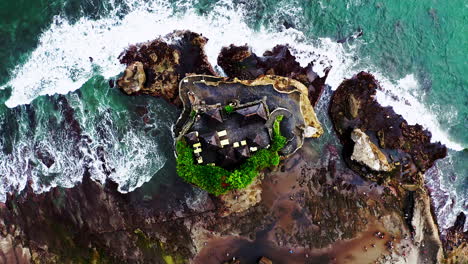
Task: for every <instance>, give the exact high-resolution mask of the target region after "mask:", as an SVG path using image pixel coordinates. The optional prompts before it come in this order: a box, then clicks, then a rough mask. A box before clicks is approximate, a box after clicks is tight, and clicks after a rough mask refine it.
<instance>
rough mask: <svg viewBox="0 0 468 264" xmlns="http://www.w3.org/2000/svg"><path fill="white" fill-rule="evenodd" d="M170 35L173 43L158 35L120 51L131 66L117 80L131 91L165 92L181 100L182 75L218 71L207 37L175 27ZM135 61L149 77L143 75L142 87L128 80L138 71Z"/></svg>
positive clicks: (127, 90)
mask: <svg viewBox="0 0 468 264" xmlns="http://www.w3.org/2000/svg"><path fill="white" fill-rule="evenodd" d="M166 38H167V39H169V40H170V43H167V42H165V41H163V40H162V39H157V40H153V41H151V42H147V43H142V44H138V45H132V46H130V47H129V48H128V49H127V50H125V51H124V52H123V53H122V54H121V55H120V57H119V58H120V62H121V63H123V64H125V65H127V67H130V68H127V70H126V72H125V74H124V76H122V77H120V78H119V80H118V81H117V84H118V85H119V87H120V88H122V89H123V90H124V91H125V92H126V93H127V94H149V95H153V96H161V97H163V98H164V99H166V100H168V101H169V102H171V103H175V104H180V101H179V100H178V87H179V81H180V80H181V79H182V78H184V77H185V76H186V75H187V74H208V75H216V72H215V71H214V70H213V68H212V66H211V65H210V63H209V62H208V59H207V57H206V54H205V52H204V50H203V48H204V46H205V44H206V42H207V41H208V39H207V38H205V37H203V36H201V35H199V34H197V33H193V32H190V31H175V32H174V33H172V34H169V35H168V36H166ZM135 63H141V64H142V68H143V71H144V75H143V76H144V77H145V78H143V77H140V81H142V82H143V83H142V87H135V86H132V83H131V82H129V81H128V80H129V79H130V80H131V79H132V77H133V76H134V75H132V72H133V73H134V74H136V73H137V71H136V70H137V69H136V68H137V67H135V65H137V66H138V64H135ZM139 76H141V74H139ZM137 86H138V85H137Z"/></svg>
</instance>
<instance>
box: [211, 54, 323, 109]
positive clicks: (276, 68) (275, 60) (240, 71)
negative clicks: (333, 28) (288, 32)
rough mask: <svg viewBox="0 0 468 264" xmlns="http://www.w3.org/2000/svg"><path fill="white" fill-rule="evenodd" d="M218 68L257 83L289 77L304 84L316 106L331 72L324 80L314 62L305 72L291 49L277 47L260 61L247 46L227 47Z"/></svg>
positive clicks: (220, 56)
mask: <svg viewBox="0 0 468 264" xmlns="http://www.w3.org/2000/svg"><path fill="white" fill-rule="evenodd" d="M218 65H220V66H221V68H223V70H224V72H225V73H226V74H227V76H229V77H230V78H238V79H241V80H253V79H256V78H257V77H259V76H261V75H279V76H284V77H289V78H292V79H295V80H297V81H299V82H301V83H303V84H304V85H305V86H306V87H307V89H308V97H309V100H310V102H311V103H312V106H315V105H316V104H317V102H318V99H319V98H320V95H321V94H322V92H323V89H324V87H325V80H326V79H327V75H328V71H329V70H330V69H327V70H326V72H325V75H324V76H323V77H320V76H318V74H317V73H315V72H314V71H313V69H312V68H313V65H314V64H313V62H310V63H309V64H308V65H307V66H306V67H305V68H304V67H301V65H300V64H299V62H297V61H296V57H294V56H293V55H292V54H291V52H290V51H289V48H288V47H287V46H284V45H277V46H275V47H274V48H273V50H271V51H266V52H265V53H264V54H263V56H261V57H259V56H257V55H256V54H255V53H253V52H252V50H251V48H250V47H248V46H247V45H245V46H235V45H231V46H229V47H224V48H223V49H222V50H221V53H220V54H219V56H218Z"/></svg>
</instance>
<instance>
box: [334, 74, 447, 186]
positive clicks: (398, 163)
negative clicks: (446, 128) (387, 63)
mask: <svg viewBox="0 0 468 264" xmlns="http://www.w3.org/2000/svg"><path fill="white" fill-rule="evenodd" d="M379 89H382V88H381V87H380V85H379V83H378V82H377V81H376V80H375V79H374V77H373V76H372V75H371V74H369V73H366V72H361V73H359V74H357V75H356V76H354V77H353V78H351V79H348V80H345V81H344V82H343V83H341V85H340V86H339V87H338V89H337V90H336V91H335V92H334V94H333V97H332V101H331V104H330V109H329V111H330V117H331V119H332V122H333V126H334V128H335V131H336V132H337V134H338V137H339V139H340V141H341V142H342V143H343V145H344V150H343V155H344V157H345V160H346V161H347V162H348V165H349V166H350V167H351V168H352V169H353V170H355V171H356V172H358V173H360V174H361V175H363V176H365V177H369V178H372V179H374V180H385V179H387V180H388V179H389V178H392V179H398V181H399V182H400V183H402V184H407V185H414V184H417V185H422V174H423V173H424V172H425V171H426V170H427V169H428V168H430V167H432V165H433V164H434V162H435V161H436V160H437V159H440V158H444V157H445V156H446V154H447V149H446V147H445V146H444V145H442V144H440V143H431V142H430V139H431V133H430V132H429V131H427V130H424V129H423V128H422V127H421V126H420V125H408V123H407V122H406V121H405V120H404V119H403V118H402V117H401V116H400V115H398V114H396V113H395V112H394V111H393V109H392V108H391V107H383V106H381V105H380V104H379V103H378V102H377V101H376V100H375V94H376V92H377V90H379ZM355 129H359V130H360V131H362V132H364V133H365V134H366V135H367V136H368V137H369V138H370V141H371V142H372V144H373V146H376V147H378V150H377V149H375V148H374V151H373V152H376V151H378V152H379V153H381V154H383V155H384V156H385V159H386V160H387V161H388V163H389V166H390V168H392V169H391V170H388V167H387V166H386V164H383V165H384V167H381V168H380V169H381V170H380V172H376V171H377V170H375V168H377V167H379V166H376V167H375V168H374V169H373V168H371V167H369V166H363V165H362V164H361V163H359V162H357V161H355V160H353V159H351V156H352V153H353V149H354V146H355V142H354V141H353V140H352V136H351V135H352V132H353V131H354V130H355ZM369 155H371V154H370V153H369ZM379 155H380V154H379ZM380 156H381V157H379V160H384V157H383V156H382V155H380ZM380 166H382V164H381V165H380ZM385 167H386V168H387V169H384V168H385Z"/></svg>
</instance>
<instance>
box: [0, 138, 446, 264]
mask: <svg viewBox="0 0 468 264" xmlns="http://www.w3.org/2000/svg"><path fill="white" fill-rule="evenodd" d="M340 163H341V161H340V157H339V155H338V153H337V151H336V149H335V148H334V147H333V146H327V147H325V148H324V150H323V152H321V153H320V154H319V153H317V152H315V151H314V150H313V149H312V148H311V147H310V146H304V147H303V148H302V149H301V150H299V151H298V152H296V153H295V154H294V155H293V156H292V157H291V158H290V159H288V160H287V161H286V162H285V164H283V166H282V168H280V170H278V171H276V172H269V173H267V174H266V175H265V179H264V180H263V181H262V183H261V188H262V190H263V191H262V194H261V198H262V199H261V201H260V202H259V203H258V204H256V205H255V206H253V207H250V208H249V209H247V210H245V211H243V212H240V213H232V214H231V215H229V217H221V214H222V213H223V210H224V205H222V204H220V203H219V202H218V201H216V198H213V197H210V196H207V195H206V194H205V193H200V192H199V191H197V190H195V189H193V188H192V187H191V186H190V185H188V184H185V183H183V182H182V181H178V178H177V177H176V176H175V175H174V179H175V180H176V182H174V183H173V184H172V185H170V186H165V187H164V188H161V189H159V190H158V191H156V192H154V193H147V192H143V191H141V190H136V191H134V192H132V193H128V194H121V193H119V192H118V191H117V185H116V184H114V183H112V182H110V181H108V182H107V183H106V184H105V185H101V184H99V183H96V182H94V181H92V180H90V178H89V175H87V176H85V178H84V179H83V182H82V183H80V184H78V185H77V186H75V187H73V188H70V189H64V188H53V189H52V190H51V191H50V192H47V193H42V194H34V193H33V192H32V191H31V189H29V190H27V191H26V193H24V194H22V195H21V196H19V197H13V196H10V197H8V201H7V203H6V205H5V206H2V207H0V218H1V219H4V223H3V224H2V226H1V230H2V233H1V234H2V237H7V236H10V238H12V240H13V241H12V242H11V243H10V245H16V246H17V247H18V248H22V249H21V250H23V251H24V250H25V252H30V254H31V258H32V260H33V261H36V262H37V263H77V262H82V263H134V262H139V263H161V264H163V263H195V264H218V263H223V262H227V263H235V262H232V261H233V259H234V258H235V261H240V263H257V262H258V261H259V260H260V259H261V257H266V258H268V259H270V260H271V261H272V262H273V263H288V264H289V263H291V264H302V263H308V262H310V263H333V262H338V263H342V262H344V261H345V260H349V259H352V260H354V261H355V262H357V263H367V262H375V261H377V262H379V263H399V262H400V263H437V252H438V250H435V251H432V250H427V249H433V245H436V244H432V243H431V240H429V239H427V237H428V236H429V235H430V234H429V233H426V232H425V231H424V230H429V229H426V228H427V227H429V226H427V225H420V224H418V223H416V220H415V221H414V225H415V226H414V228H415V233H416V234H418V241H422V242H424V247H422V246H417V245H415V244H414V243H413V242H412V240H411V237H412V235H411V232H412V231H411V230H410V229H409V228H408V227H407V226H406V225H405V217H404V209H403V208H404V202H403V200H404V199H401V197H400V196H397V195H396V194H395V193H393V191H391V190H390V188H388V187H383V186H378V185H376V184H375V183H373V182H371V181H368V180H362V179H360V176H359V175H357V174H355V173H353V172H352V171H350V170H349V169H347V168H345V167H343V166H342V165H341V164H340ZM416 199H419V198H418V197H416ZM192 201H198V202H196V204H199V205H203V206H195V207H194V206H188V205H189V204H193V202H192ZM424 204H425V203H416V204H415V208H421V207H420V206H425V205H424ZM428 211H429V210H428V209H427V208H425V207H422V208H421V209H415V210H412V211H411V212H414V217H415V218H414V219H422V220H418V221H420V222H421V223H424V221H425V220H424V219H426V218H425V216H423V217H422V218H421V217H420V213H421V212H425V213H427V212H428ZM343 219H346V221H343ZM428 234H429V235H428ZM422 242H421V243H422ZM10 248H11V247H10ZM17 252H19V251H18V249H17ZM6 254H7V255H8V254H13V253H12V252H11V251H10V252H6Z"/></svg>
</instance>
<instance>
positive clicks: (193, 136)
mask: <svg viewBox="0 0 468 264" xmlns="http://www.w3.org/2000/svg"><path fill="white" fill-rule="evenodd" d="M184 137H185V140H187V143H189V144H195V143H198V142H199V140H198V132H197V131H192V132H190V133H187V134H185V135H184Z"/></svg>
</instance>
